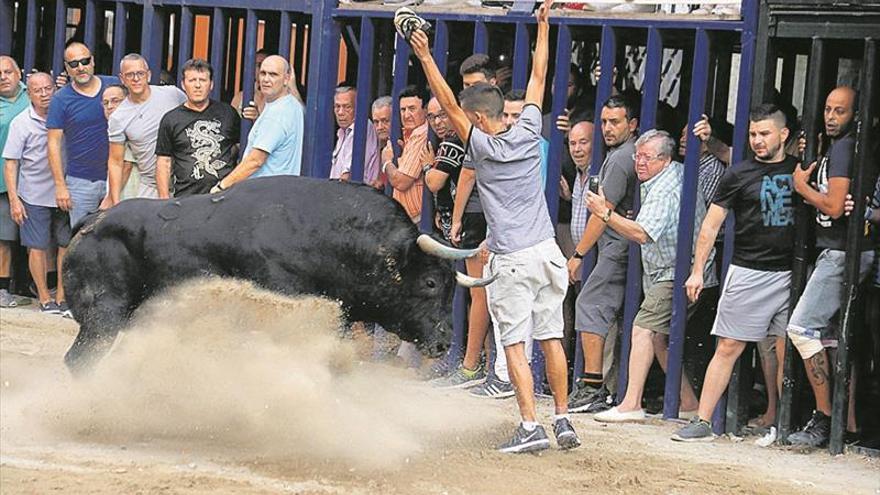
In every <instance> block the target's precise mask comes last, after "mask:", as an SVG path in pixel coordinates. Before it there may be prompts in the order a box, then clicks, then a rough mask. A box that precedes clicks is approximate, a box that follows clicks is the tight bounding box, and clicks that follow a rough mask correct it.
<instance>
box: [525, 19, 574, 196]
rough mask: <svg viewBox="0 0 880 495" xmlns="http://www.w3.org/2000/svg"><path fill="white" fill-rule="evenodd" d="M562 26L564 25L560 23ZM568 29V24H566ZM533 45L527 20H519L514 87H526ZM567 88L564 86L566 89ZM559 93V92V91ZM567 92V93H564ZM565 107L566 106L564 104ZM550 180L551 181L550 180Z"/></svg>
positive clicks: (569, 51) (566, 68)
mask: <svg viewBox="0 0 880 495" xmlns="http://www.w3.org/2000/svg"><path fill="white" fill-rule="evenodd" d="M560 27H562V25H560ZM566 29H567V26H566ZM570 45H571V40H570V35H569V48H567V49H566V52H567V53H568V55H569V57H568V58H569V60H571V47H570ZM530 46H531V40H530V39H529V30H528V28H527V27H526V23H525V22H517V23H516V35H515V36H514V38H513V89H525V88H526V83H527V82H528V73H529V60H530V59H531V57H529V47H530ZM556 46H559V42H558V41H557V42H556ZM568 63H569V62H566V64H565V71H566V74H568ZM556 73H557V75H559V70H558V69H557V70H556ZM565 89H567V88H563V90H565ZM557 94H558V93H557ZM562 94H566V93H564V92H563V93H562ZM563 108H565V106H563ZM548 182H549V181H548Z"/></svg>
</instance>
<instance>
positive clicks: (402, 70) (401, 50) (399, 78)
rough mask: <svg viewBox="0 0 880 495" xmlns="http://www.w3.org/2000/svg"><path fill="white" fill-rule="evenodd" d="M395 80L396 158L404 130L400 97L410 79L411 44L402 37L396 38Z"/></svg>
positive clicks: (393, 124)
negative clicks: (398, 142)
mask: <svg viewBox="0 0 880 495" xmlns="http://www.w3.org/2000/svg"><path fill="white" fill-rule="evenodd" d="M394 42H395V50H394V80H393V82H392V83H391V98H392V101H393V106H392V109H391V147H392V148H393V149H394V156H400V152H401V150H400V146H399V145H398V144H397V141H398V140H399V139H400V138H401V137H402V132H403V131H402V128H401V122H400V120H401V119H400V99H399V98H398V95H400V92H401V91H403V88H404V87H406V84H407V79H408V78H409V43H407V42H406V41H404V40H403V38H401V37H400V36H395V37H394Z"/></svg>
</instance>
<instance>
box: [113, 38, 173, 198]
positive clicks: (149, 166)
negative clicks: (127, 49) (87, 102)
mask: <svg viewBox="0 0 880 495" xmlns="http://www.w3.org/2000/svg"><path fill="white" fill-rule="evenodd" d="M151 75H152V73H151V72H150V67H149V66H148V65H147V61H146V59H144V57H142V56H141V55H139V54H137V53H130V54H128V55H126V56H124V57H122V60H121V61H120V62H119V76H120V78H121V79H122V83H123V84H124V85H125V87H126V88H128V96H127V97H126V98H125V101H123V102H122V103H120V104H119V106H118V107H117V108H116V110H115V111H114V112H113V114H112V115H111V116H110V117H109V120H108V128H109V137H110V156H109V159H108V161H107V172H108V179H109V181H110V187H109V190H108V192H109V194H110V202H111V204H114V205H115V204H116V203H118V202H119V201H120V195H121V192H122V188H123V187H124V186H125V181H124V180H123V179H124V176H125V174H124V170H125V160H124V158H125V145H126V143H128V146H129V147H130V148H131V152H132V154H133V155H134V159H135V162H136V163H137V167H138V174H139V176H140V186H139V188H138V192H137V196H138V197H139V198H158V197H159V193H158V192H157V190H156V161H157V159H156V138H157V136H158V135H159V122H161V121H162V117H163V116H165V114H166V113H167V112H169V111H171V110H173V109H175V108H177V107H179V106H180V105H182V104H183V102H185V101H186V94H185V93H184V92H183V91H181V90H180V89H178V88H177V87H176V86H153V85H151V84H150V76H151Z"/></svg>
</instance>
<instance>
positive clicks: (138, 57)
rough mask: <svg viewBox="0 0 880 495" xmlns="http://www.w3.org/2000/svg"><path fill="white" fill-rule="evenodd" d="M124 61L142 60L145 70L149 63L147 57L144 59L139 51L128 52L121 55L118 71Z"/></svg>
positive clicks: (148, 68) (148, 67)
mask: <svg viewBox="0 0 880 495" xmlns="http://www.w3.org/2000/svg"><path fill="white" fill-rule="evenodd" d="M125 62H143V64H144V67H146V68H147V70H150V64H149V63H147V59H145V58H144V56H143V55H141V54H140V53H129V54H128V55H126V56H124V57H122V60H120V61H119V72H122V64H124V63H125Z"/></svg>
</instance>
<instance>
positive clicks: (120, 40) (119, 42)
mask: <svg viewBox="0 0 880 495" xmlns="http://www.w3.org/2000/svg"><path fill="white" fill-rule="evenodd" d="M127 13H128V7H127V5H126V3H125V2H116V9H115V10H114V11H113V71H117V70H119V62H120V61H121V60H122V57H124V56H125V40H126V31H127V30H128V27H127V26H128V22H127V21H128V19H126V15H127Z"/></svg>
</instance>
